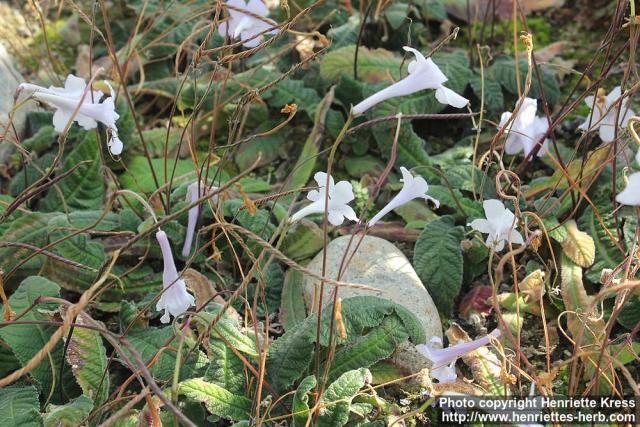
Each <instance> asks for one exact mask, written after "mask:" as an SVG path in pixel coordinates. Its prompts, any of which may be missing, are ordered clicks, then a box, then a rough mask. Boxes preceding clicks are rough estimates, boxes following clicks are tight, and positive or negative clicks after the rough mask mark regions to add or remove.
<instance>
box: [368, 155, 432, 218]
mask: <svg viewBox="0 0 640 427" xmlns="http://www.w3.org/2000/svg"><path fill="white" fill-rule="evenodd" d="M400 172H402V179H401V180H400V181H402V182H403V186H402V190H400V192H399V193H398V194H396V196H395V197H394V198H393V199H391V201H390V202H389V203H387V205H386V206H385V207H384V208H382V209H381V210H380V212H378V213H377V214H376V216H374V217H373V218H371V220H370V221H369V227H373V226H374V225H375V223H376V222H378V221H380V220H381V219H382V217H383V216H385V215H386V214H388V213H389V212H391V211H392V210H394V209H396V208H397V207H400V206H402V205H404V204H405V203H409V202H410V201H411V200H413V199H417V198H422V199H425V200H431V201H432V202H433V203H434V204H435V205H436V207H440V202H439V201H438V200H436V199H434V198H433V197H431V196H428V195H427V191H429V184H427V181H425V179H424V178H423V177H421V176H418V177H414V176H413V175H411V172H409V171H408V170H407V168H405V167H404V166H401V167H400Z"/></svg>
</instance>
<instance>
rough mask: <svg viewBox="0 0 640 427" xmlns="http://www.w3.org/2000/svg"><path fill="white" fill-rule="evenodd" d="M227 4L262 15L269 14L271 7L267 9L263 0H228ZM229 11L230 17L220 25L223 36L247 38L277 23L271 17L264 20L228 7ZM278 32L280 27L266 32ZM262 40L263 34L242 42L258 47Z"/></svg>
mask: <svg viewBox="0 0 640 427" xmlns="http://www.w3.org/2000/svg"><path fill="white" fill-rule="evenodd" d="M227 5H229V6H232V7H235V8H238V9H242V10H245V11H247V12H250V13H252V14H254V15H257V16H262V17H265V16H267V14H268V13H269V9H267V6H265V5H264V3H262V1H261V0H249V2H246V3H245V1H244V0H227ZM227 13H228V14H229V19H228V20H227V21H225V22H222V23H221V24H220V25H219V26H218V32H219V33H220V35H221V36H222V37H225V36H226V35H227V34H228V35H229V36H231V38H234V39H240V40H247V39H250V38H252V37H253V36H255V35H257V34H259V33H262V32H263V31H266V30H268V29H269V28H271V27H273V26H275V25H276V23H275V21H272V20H271V19H266V18H265V21H263V20H262V19H258V18H256V17H254V16H251V15H247V14H246V13H243V12H241V11H239V10H233V9H232V8H227ZM277 32H278V29H273V30H271V31H267V32H266V33H265V34H268V35H272V34H275V33H277ZM261 41H262V36H259V37H256V38H254V39H252V40H247V41H245V42H243V43H242V44H243V45H244V46H245V47H256V46H258V45H259V44H260V42H261Z"/></svg>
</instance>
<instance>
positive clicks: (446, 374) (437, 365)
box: [416, 329, 500, 383]
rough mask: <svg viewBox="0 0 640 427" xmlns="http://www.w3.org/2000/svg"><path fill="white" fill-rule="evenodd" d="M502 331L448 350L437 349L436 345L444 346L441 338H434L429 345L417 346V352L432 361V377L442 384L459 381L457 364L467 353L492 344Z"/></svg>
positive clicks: (459, 344)
mask: <svg viewBox="0 0 640 427" xmlns="http://www.w3.org/2000/svg"><path fill="white" fill-rule="evenodd" d="M499 336H500V330H499V329H494V330H493V331H492V332H491V333H489V334H488V335H485V336H484V337H482V338H479V339H477V340H474V341H469V342H460V343H457V344H455V345H453V346H449V347H447V348H436V347H435V345H436V344H437V345H442V340H441V339H440V338H439V337H432V338H431V341H430V342H429V343H428V344H419V345H416V350H418V352H419V353H420V354H422V355H423V356H424V357H426V358H427V359H429V360H430V361H431V369H430V373H431V376H432V377H433V378H435V379H437V380H438V381H439V382H441V383H446V382H453V381H455V380H456V379H457V375H456V370H455V363H456V361H457V360H458V359H459V358H460V357H462V356H464V355H465V354H467V353H471V352H472V351H475V350H477V349H479V348H480V347H483V346H485V345H487V344H489V343H490V342H491V339H493V338H498V337H499Z"/></svg>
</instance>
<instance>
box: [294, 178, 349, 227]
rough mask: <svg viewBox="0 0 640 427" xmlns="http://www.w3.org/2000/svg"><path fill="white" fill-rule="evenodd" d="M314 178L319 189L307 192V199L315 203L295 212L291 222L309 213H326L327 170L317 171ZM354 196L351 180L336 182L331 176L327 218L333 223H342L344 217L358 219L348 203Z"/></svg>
mask: <svg viewBox="0 0 640 427" xmlns="http://www.w3.org/2000/svg"><path fill="white" fill-rule="evenodd" d="M313 178H314V179H315V180H316V182H317V183H318V187H319V188H318V190H311V191H309V194H307V199H309V200H311V201H312V202H313V203H311V204H310V205H308V206H305V207H304V208H302V209H300V210H299V211H298V212H296V213H295V214H293V215H292V216H291V218H290V219H289V222H295V221H298V220H299V219H301V218H304V217H305V216H307V215H311V214H315V213H324V211H325V207H326V206H325V198H326V194H327V189H326V185H327V174H326V173H325V172H316V174H315V175H314V176H313ZM354 198H355V197H354V195H353V188H352V186H351V183H350V182H348V181H340V182H338V183H337V184H335V183H334V181H333V177H332V176H329V206H328V209H326V210H327V211H328V215H327V216H328V218H327V219H328V220H329V222H330V223H331V224H333V225H341V224H342V222H343V221H344V218H347V219H350V220H351V221H357V220H358V217H357V215H356V213H355V211H354V210H353V208H351V206H349V205H348V203H349V202H351V201H352V200H353V199H354Z"/></svg>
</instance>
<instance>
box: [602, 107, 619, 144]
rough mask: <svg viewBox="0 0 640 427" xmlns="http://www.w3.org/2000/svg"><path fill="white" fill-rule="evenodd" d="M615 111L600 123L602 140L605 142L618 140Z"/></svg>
mask: <svg viewBox="0 0 640 427" xmlns="http://www.w3.org/2000/svg"><path fill="white" fill-rule="evenodd" d="M614 114H615V111H611V112H610V113H609V114H607V115H606V116H605V117H604V119H602V122H600V132H599V135H600V139H601V140H602V141H603V142H612V141H613V140H614V139H616V126H615V125H614V120H615V116H614Z"/></svg>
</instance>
